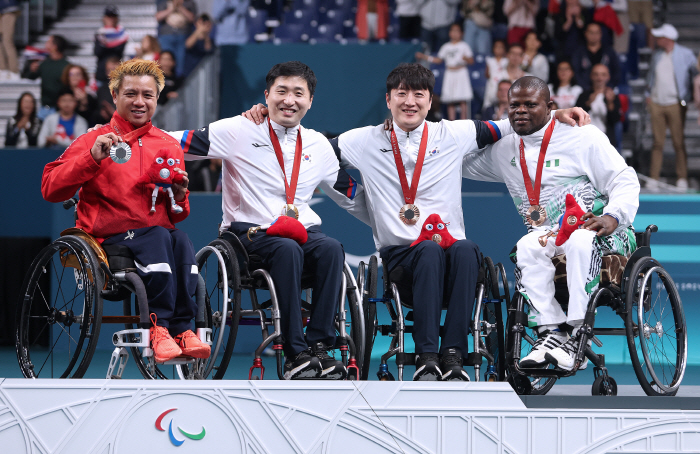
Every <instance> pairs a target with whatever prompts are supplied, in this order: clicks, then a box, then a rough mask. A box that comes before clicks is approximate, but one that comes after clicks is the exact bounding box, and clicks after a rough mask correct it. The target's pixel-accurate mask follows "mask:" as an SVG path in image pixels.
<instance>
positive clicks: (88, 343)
mask: <svg viewBox="0 0 700 454" xmlns="http://www.w3.org/2000/svg"><path fill="white" fill-rule="evenodd" d="M77 203H78V201H77V198H72V199H70V200H68V201H66V202H64V204H63V206H64V208H66V209H70V208H71V207H73V206H75V205H76V204H77ZM209 252H211V251H209ZM201 255H202V254H201V251H200V254H199V256H201ZM198 258H199V257H198ZM219 260H220V264H221V267H222V268H223V267H224V263H223V257H220V256H219ZM135 270H136V266H135V263H134V257H133V254H132V253H131V251H130V250H129V248H127V247H125V246H120V245H106V246H104V247H103V246H102V245H100V243H98V242H97V241H96V240H95V238H93V237H92V236H90V235H89V234H88V233H86V232H85V231H83V230H81V229H78V228H75V227H73V228H69V229H66V230H64V231H63V232H62V233H61V237H60V238H58V239H56V240H54V241H53V242H52V243H51V244H49V245H48V246H46V247H45V248H44V249H43V250H42V251H41V252H40V253H39V255H38V256H37V257H36V258H35V259H34V261H33V263H32V265H31V267H30V270H29V272H28V274H27V275H26V277H25V280H24V283H23V286H22V292H21V294H20V305H19V306H18V307H19V309H18V311H17V331H16V337H15V346H16V350H17V359H18V362H19V366H20V369H21V371H22V374H23V375H24V376H25V377H27V378H40V377H41V378H45V377H48V378H82V377H83V376H84V374H85V372H86V371H87V369H88V367H89V365H90V362H91V360H92V357H93V354H94V352H95V348H96V346H97V341H98V338H99V334H100V330H101V327H102V324H117V325H120V324H123V325H124V328H125V329H123V330H120V331H117V332H116V333H114V334H113V336H112V342H113V344H114V346H115V349H114V351H113V353H112V356H111V358H110V362H109V367H108V371H107V378H121V377H122V374H123V372H124V369H125V367H126V364H127V361H128V359H129V351H130V352H131V355H132V356H133V357H134V360H135V363H136V366H137V367H138V369H139V371H140V373H141V375H142V376H143V377H144V378H147V379H157V378H162V379H165V378H168V375H167V374H166V373H165V372H164V370H163V366H174V371H173V374H172V375H170V376H171V377H173V378H180V379H196V378H203V375H202V374H203V372H204V371H206V370H207V366H208V365H209V362H210V361H209V360H202V359H195V358H192V357H188V356H179V357H177V358H175V359H173V360H171V361H168V362H166V363H156V362H155V359H154V356H153V351H152V350H151V348H150V333H149V328H150V326H151V321H150V319H149V315H150V313H149V310H148V299H147V297H146V290H145V287H144V285H143V282H142V281H141V279H140V278H139V276H138V275H137V274H136V272H135ZM198 279H199V282H198V285H197V293H196V295H197V298H196V301H197V306H198V312H197V315H196V318H195V327H196V334H197V336H198V337H199V338H200V339H201V340H202V341H204V342H206V343H208V344H210V345H211V344H212V325H211V320H212V318H211V317H210V316H209V314H208V313H207V312H206V310H207V308H206V305H205V301H204V294H203V289H204V280H203V278H202V276H201V275H200V276H199V278H198ZM132 294H133V295H135V302H134V304H133V309H132ZM103 300H108V301H115V302H118V301H121V302H122V306H123V315H109V316H108V315H105V316H103V315H102V312H103ZM217 331H218V330H217ZM219 342H220V341H219Z"/></svg>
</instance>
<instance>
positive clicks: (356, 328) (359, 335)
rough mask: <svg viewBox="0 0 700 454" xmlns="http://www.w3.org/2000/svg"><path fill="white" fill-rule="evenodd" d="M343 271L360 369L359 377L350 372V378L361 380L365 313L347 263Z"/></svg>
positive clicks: (351, 333) (356, 356)
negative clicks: (358, 299)
mask: <svg viewBox="0 0 700 454" xmlns="http://www.w3.org/2000/svg"><path fill="white" fill-rule="evenodd" d="M343 271H344V272H345V277H346V279H347V291H346V296H347V300H348V307H349V309H350V320H349V323H350V337H351V338H352V342H353V344H355V361H357V367H358V369H359V371H360V375H359V376H357V377H356V376H354V375H350V374H349V372H348V380H359V379H360V377H361V376H362V364H363V362H364V343H365V339H364V330H363V326H364V313H363V310H362V306H361V305H360V304H359V301H357V296H356V294H355V290H356V289H355V288H354V287H353V286H352V280H354V276H352V275H351V274H350V273H351V271H350V268H349V267H348V266H347V264H346V265H345V266H344V270H343ZM346 317H347V315H346ZM345 323H346V326H347V323H348V320H347V318H346V320H345ZM346 366H347V364H346Z"/></svg>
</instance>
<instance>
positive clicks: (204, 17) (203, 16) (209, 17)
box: [198, 13, 211, 22]
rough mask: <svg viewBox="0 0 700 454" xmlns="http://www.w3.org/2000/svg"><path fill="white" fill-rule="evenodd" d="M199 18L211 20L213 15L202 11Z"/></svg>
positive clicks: (206, 20) (205, 20)
mask: <svg viewBox="0 0 700 454" xmlns="http://www.w3.org/2000/svg"><path fill="white" fill-rule="evenodd" d="M198 19H199V20H202V21H204V22H211V16H210V15H209V14H207V13H202V14H201V15H200V16H199V17H198Z"/></svg>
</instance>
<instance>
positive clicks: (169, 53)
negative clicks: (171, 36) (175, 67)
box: [159, 50, 177, 64]
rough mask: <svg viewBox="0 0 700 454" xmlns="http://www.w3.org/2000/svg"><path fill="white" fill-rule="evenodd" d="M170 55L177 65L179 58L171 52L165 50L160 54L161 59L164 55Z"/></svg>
mask: <svg viewBox="0 0 700 454" xmlns="http://www.w3.org/2000/svg"><path fill="white" fill-rule="evenodd" d="M165 54H168V55H170V58H172V59H173V61H174V62H175V63H176V64H177V58H175V54H174V53H173V52H171V51H169V50H164V51H163V52H161V53H160V55H159V57H162V56H163V55H165Z"/></svg>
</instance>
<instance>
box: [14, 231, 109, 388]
mask: <svg viewBox="0 0 700 454" xmlns="http://www.w3.org/2000/svg"><path fill="white" fill-rule="evenodd" d="M103 287H104V276H103V272H102V269H101V268H100V265H99V262H98V260H97V258H96V257H95V254H94V252H93V251H92V249H91V248H90V246H89V245H88V244H87V243H86V242H85V241H83V240H82V239H80V238H78V237H76V236H72V235H67V236H64V237H61V238H58V239H56V240H54V241H53V242H52V243H51V244H49V245H48V246H46V247H45V248H44V249H43V250H42V251H41V252H40V253H39V255H38V256H37V257H36V258H35V259H34V262H33V263H32V265H31V268H30V272H29V273H28V274H27V276H26V277H25V279H24V284H23V286H22V292H21V294H20V301H19V304H20V305H19V310H18V311H17V331H16V338H15V341H16V342H15V347H16V350H17V360H18V362H19V366H20V369H21V370H22V374H23V375H24V376H25V377H27V378H59V377H60V378H81V377H82V376H83V375H84V374H85V372H86V371H87V369H88V366H89V365H90V361H91V360H92V356H93V354H94V353H95V347H96V346H97V338H98V337H99V334H100V325H101V319H102V296H101V291H102V288H103ZM74 325H75V326H74ZM60 351H65V352H66V353H60Z"/></svg>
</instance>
